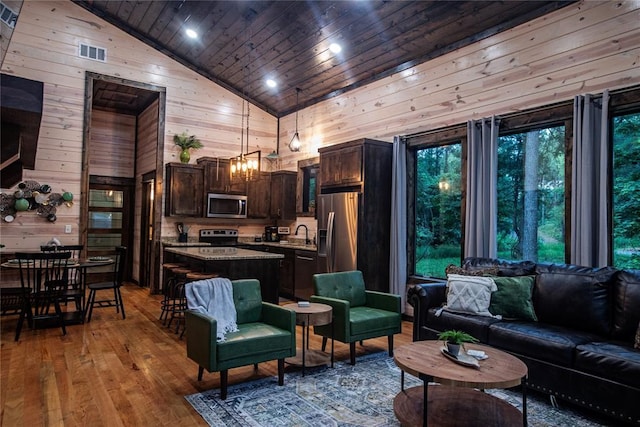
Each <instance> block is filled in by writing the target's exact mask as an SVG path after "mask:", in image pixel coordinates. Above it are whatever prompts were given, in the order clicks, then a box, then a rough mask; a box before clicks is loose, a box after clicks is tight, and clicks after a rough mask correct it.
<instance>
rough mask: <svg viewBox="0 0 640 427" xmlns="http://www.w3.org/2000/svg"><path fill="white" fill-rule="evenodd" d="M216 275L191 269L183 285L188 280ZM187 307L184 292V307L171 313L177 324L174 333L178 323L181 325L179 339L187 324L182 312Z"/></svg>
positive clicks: (178, 326) (178, 327)
mask: <svg viewBox="0 0 640 427" xmlns="http://www.w3.org/2000/svg"><path fill="white" fill-rule="evenodd" d="M216 277H219V274H218V273H205V272H202V271H192V272H190V273H187V275H186V282H185V286H186V284H187V283H189V282H195V281H197V280H206V279H214V278H216ZM184 291H185V289H184V288H183V292H184ZM187 308H188V307H187V300H186V294H185V300H184V307H182V310H181V311H179V312H175V313H173V316H174V317H175V318H176V319H177V322H178V325H177V326H176V333H178V330H180V325H182V326H183V327H182V332H181V333H180V339H182V336H183V335H184V332H185V331H186V330H187V326H186V324H185V321H184V312H185V311H186V310H187Z"/></svg>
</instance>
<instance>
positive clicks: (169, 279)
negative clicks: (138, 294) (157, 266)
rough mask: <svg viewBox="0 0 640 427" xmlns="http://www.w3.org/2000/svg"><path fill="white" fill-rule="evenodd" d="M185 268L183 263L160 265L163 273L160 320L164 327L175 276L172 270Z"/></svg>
mask: <svg viewBox="0 0 640 427" xmlns="http://www.w3.org/2000/svg"><path fill="white" fill-rule="evenodd" d="M185 267H187V265H186V264H184V263H176V262H165V263H164V264H162V272H163V279H164V280H163V285H162V294H163V298H162V301H161V302H160V320H161V321H162V324H163V325H164V324H165V323H166V319H167V314H168V312H169V311H168V310H169V306H170V305H171V299H170V298H169V294H170V291H169V289H170V288H171V287H172V285H173V283H174V282H175V279H176V277H175V275H174V273H173V269H176V268H185Z"/></svg>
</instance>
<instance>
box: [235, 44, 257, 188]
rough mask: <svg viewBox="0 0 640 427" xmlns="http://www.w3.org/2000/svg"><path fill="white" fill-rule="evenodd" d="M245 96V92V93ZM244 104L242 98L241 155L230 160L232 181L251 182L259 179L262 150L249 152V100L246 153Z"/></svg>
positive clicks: (249, 55) (246, 83) (249, 53)
mask: <svg viewBox="0 0 640 427" xmlns="http://www.w3.org/2000/svg"><path fill="white" fill-rule="evenodd" d="M250 41H251V36H249V39H248V40H247V66H246V68H245V87H247V85H248V81H249V80H248V77H249V76H248V74H249V71H248V70H249V66H250V64H251V49H252V48H251V46H250ZM243 95H244V91H243ZM244 102H245V98H244V96H243V98H242V117H241V119H242V124H241V125H240V155H239V156H236V157H232V158H231V159H229V161H230V163H231V179H233V180H238V181H240V180H245V181H251V180H253V179H256V178H258V172H259V171H260V154H261V153H260V150H257V151H252V152H249V117H250V111H249V109H250V106H251V104H250V103H249V101H248V100H247V151H246V153H245V151H244Z"/></svg>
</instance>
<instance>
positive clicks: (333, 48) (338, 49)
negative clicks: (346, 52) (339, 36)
mask: <svg viewBox="0 0 640 427" xmlns="http://www.w3.org/2000/svg"><path fill="white" fill-rule="evenodd" d="M329 50H330V51H331V52H333V53H340V52H341V51H342V46H340V45H339V44H338V43H331V44H330V45H329Z"/></svg>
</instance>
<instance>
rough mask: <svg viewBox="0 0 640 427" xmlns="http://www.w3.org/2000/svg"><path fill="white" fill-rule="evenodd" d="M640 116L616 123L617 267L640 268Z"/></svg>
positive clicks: (615, 226) (614, 229) (614, 124)
mask: <svg viewBox="0 0 640 427" xmlns="http://www.w3.org/2000/svg"><path fill="white" fill-rule="evenodd" d="M639 195H640V113H635V114H627V115H623V116H617V117H614V120H613V247H614V257H613V258H614V265H615V266H616V267H622V268H639V267H640V214H638V213H639V212H640V197H638V196H639Z"/></svg>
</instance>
